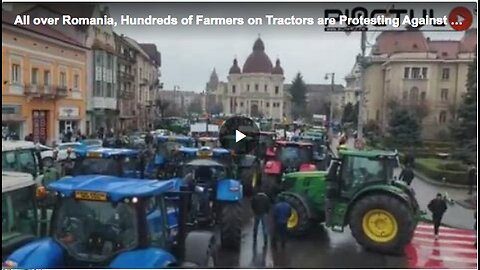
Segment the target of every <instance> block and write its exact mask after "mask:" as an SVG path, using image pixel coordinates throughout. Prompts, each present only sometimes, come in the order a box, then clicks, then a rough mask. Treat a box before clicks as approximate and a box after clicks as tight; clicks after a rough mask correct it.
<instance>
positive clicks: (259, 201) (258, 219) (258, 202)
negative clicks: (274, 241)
mask: <svg viewBox="0 0 480 270" xmlns="http://www.w3.org/2000/svg"><path fill="white" fill-rule="evenodd" d="M251 205H252V211H253V215H254V223H253V243H254V244H255V243H257V233H258V226H259V225H260V223H262V231H263V242H264V244H267V239H268V235H267V224H266V220H267V216H268V212H270V198H269V197H268V196H267V194H265V193H264V192H262V191H259V192H257V194H255V196H253V198H252V202H251Z"/></svg>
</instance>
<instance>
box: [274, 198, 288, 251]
mask: <svg viewBox="0 0 480 270" xmlns="http://www.w3.org/2000/svg"><path fill="white" fill-rule="evenodd" d="M277 200H278V202H277V203H276V204H275V206H274V207H273V220H274V223H275V224H274V230H273V237H272V246H273V248H274V249H277V243H278V242H280V244H281V245H282V249H285V246H286V241H287V223H288V219H289V218H290V215H291V214H292V208H291V207H290V205H289V204H288V203H287V202H286V201H285V198H283V197H281V196H279V197H278V199H277Z"/></svg>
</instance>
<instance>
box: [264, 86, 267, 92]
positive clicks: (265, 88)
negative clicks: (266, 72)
mask: <svg viewBox="0 0 480 270" xmlns="http://www.w3.org/2000/svg"><path fill="white" fill-rule="evenodd" d="M264 90H265V92H267V91H268V85H266V84H265V87H264Z"/></svg>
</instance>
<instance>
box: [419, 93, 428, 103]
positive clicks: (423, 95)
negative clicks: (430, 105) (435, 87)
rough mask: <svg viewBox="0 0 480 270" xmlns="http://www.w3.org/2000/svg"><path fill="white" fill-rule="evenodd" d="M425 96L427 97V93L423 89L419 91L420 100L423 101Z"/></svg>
mask: <svg viewBox="0 0 480 270" xmlns="http://www.w3.org/2000/svg"><path fill="white" fill-rule="evenodd" d="M426 98H427V93H426V92H425V91H422V93H420V101H425V99H426Z"/></svg>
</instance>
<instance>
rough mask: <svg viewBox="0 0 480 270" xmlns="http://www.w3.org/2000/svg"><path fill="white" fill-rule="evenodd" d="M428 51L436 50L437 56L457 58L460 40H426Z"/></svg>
mask: <svg viewBox="0 0 480 270" xmlns="http://www.w3.org/2000/svg"><path fill="white" fill-rule="evenodd" d="M428 46H429V48H430V51H432V52H436V53H437V56H438V58H442V59H455V58H457V55H458V52H459V49H460V41H457V40H435V41H428Z"/></svg>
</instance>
